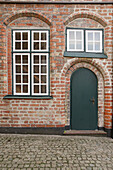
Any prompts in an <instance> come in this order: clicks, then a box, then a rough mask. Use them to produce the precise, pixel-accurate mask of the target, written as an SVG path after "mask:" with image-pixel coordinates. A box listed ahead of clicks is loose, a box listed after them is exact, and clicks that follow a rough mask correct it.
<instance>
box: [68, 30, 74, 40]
mask: <svg viewBox="0 0 113 170" xmlns="http://www.w3.org/2000/svg"><path fill="white" fill-rule="evenodd" d="M69 39H75V32H74V31H69Z"/></svg>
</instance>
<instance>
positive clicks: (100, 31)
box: [85, 30, 102, 53]
mask: <svg viewBox="0 0 113 170" xmlns="http://www.w3.org/2000/svg"><path fill="white" fill-rule="evenodd" d="M85 32H86V33H85V34H86V40H85V42H86V52H92V53H102V30H86V31H85ZM89 32H91V33H93V37H94V34H95V33H96V32H98V33H100V41H95V40H94V38H93V40H92V42H93V50H88V33H89ZM95 42H99V43H100V50H95V49H94V46H95Z"/></svg>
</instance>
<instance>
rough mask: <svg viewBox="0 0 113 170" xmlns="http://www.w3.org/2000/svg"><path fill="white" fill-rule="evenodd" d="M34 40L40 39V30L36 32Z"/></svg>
mask: <svg viewBox="0 0 113 170" xmlns="http://www.w3.org/2000/svg"><path fill="white" fill-rule="evenodd" d="M34 40H39V32H35V33H34Z"/></svg>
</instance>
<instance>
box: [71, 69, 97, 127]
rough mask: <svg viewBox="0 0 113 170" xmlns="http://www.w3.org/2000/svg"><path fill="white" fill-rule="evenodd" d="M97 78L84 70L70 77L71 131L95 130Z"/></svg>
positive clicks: (87, 70) (77, 71)
mask: <svg viewBox="0 0 113 170" xmlns="http://www.w3.org/2000/svg"><path fill="white" fill-rule="evenodd" d="M97 84H98V83H97V78H96V76H95V74H94V73H93V72H92V71H90V70H89V69H86V68H79V69H78V70H76V71H75V72H74V73H73V74H72V76H71V129H76V130H95V129H97V120H98V118H97V110H98V109H97Z"/></svg>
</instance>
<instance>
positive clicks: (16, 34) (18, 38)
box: [15, 32, 21, 40]
mask: <svg viewBox="0 0 113 170" xmlns="http://www.w3.org/2000/svg"><path fill="white" fill-rule="evenodd" d="M15 40H21V33H20V32H16V33H15Z"/></svg>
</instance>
